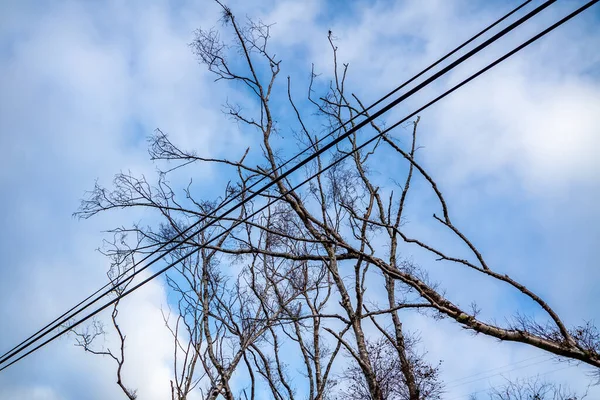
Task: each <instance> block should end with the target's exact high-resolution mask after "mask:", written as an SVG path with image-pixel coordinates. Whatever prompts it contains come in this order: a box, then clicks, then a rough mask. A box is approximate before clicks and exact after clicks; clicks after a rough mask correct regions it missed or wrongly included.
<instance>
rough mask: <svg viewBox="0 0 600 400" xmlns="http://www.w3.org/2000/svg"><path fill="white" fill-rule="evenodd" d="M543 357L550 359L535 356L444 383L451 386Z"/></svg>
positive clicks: (543, 355)
mask: <svg viewBox="0 0 600 400" xmlns="http://www.w3.org/2000/svg"><path fill="white" fill-rule="evenodd" d="M541 357H544V358H546V357H548V355H547V354H540V355H538V356H535V357H530V358H525V359H523V360H520V361H516V362H512V363H509V364H506V365H502V366H500V367H495V368H490V369H486V370H483V371H480V372H478V373H476V374H472V375H467V376H463V377H462V378H458V379H453V380H451V381H446V382H444V383H445V384H446V385H448V384H451V383H457V382H460V381H464V380H467V379H471V378H475V377H476V376H479V375H483V374H487V373H489V372H494V371H497V370H499V369H504V368H506V367H512V366H513V365H517V364H522V363H524V362H528V361H532V360H536V359H539V358H541ZM549 359H551V357H550V358H548V360H549ZM548 360H546V361H548Z"/></svg>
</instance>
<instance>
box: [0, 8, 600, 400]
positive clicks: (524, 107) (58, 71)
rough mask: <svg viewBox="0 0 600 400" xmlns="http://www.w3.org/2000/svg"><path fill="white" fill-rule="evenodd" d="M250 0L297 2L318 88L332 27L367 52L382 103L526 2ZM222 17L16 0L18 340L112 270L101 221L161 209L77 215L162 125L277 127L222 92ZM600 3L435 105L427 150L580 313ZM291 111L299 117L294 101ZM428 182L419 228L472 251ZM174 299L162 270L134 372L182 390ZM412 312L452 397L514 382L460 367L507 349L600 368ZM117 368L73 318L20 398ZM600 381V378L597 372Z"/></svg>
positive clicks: (10, 142)
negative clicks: (213, 71)
mask: <svg viewBox="0 0 600 400" xmlns="http://www.w3.org/2000/svg"><path fill="white" fill-rule="evenodd" d="M251 3H252V4H249V3H246V2H233V3H231V6H232V8H233V10H234V11H235V12H236V13H238V14H239V15H244V14H248V15H249V16H254V17H260V18H262V19H263V21H265V22H276V25H275V26H274V27H273V46H274V48H275V49H276V52H277V54H278V55H279V56H280V57H281V58H282V59H283V60H284V62H283V64H282V69H283V70H282V75H283V76H286V75H291V77H292V79H293V82H294V88H295V90H298V92H299V93H302V92H304V90H305V87H306V84H307V78H308V76H309V73H310V65H311V63H312V62H314V63H315V67H316V69H317V71H320V72H322V73H323V74H324V76H323V79H326V78H327V74H328V73H329V70H330V64H331V56H330V55H331V54H330V49H329V48H328V43H327V40H326V33H327V30H329V29H331V30H333V32H334V34H335V35H336V36H337V37H338V46H339V49H340V50H339V51H340V53H339V57H340V60H341V61H344V62H349V63H350V70H349V71H350V76H349V85H351V87H352V90H353V91H354V92H356V93H357V94H358V95H359V96H361V97H362V98H363V99H365V101H366V102H369V101H371V100H374V99H376V98H378V97H379V96H380V95H382V94H383V93H385V92H387V91H388V90H389V89H390V88H391V87H393V86H394V85H395V84H398V83H400V82H401V81H403V80H404V79H406V78H407V77H409V76H410V75H411V74H412V73H414V72H417V71H418V70H420V69H421V68H423V67H424V66H425V65H427V64H428V62H431V61H433V60H434V59H436V58H437V57H439V55H441V54H442V53H443V52H444V51H448V50H449V49H451V48H452V47H453V46H454V45H456V44H458V43H459V42H461V41H462V40H464V39H466V38H467V37H469V35H471V34H472V33H474V32H476V31H478V30H479V29H481V28H482V27H483V26H485V25H486V24H487V23H489V22H491V21H492V20H494V19H495V18H497V16H499V15H500V14H502V13H504V12H506V11H507V10H508V9H509V8H510V7H511V6H513V5H516V4H517V3H516V2H514V1H510V2H487V1H479V2H471V1H466V0H464V1H463V0H453V1H442V0H431V1H427V2H422V1H377V2H367V1H359V2H356V3H355V4H353V5H352V6H351V7H350V8H347V7H346V6H345V2H339V1H332V2H319V1H316V0H307V1H280V2H274V1H259V2H251ZM534 3H536V4H537V3H538V2H537V1H536V2H534ZM579 4H583V2H581V1H562V2H559V4H558V5H557V6H556V7H555V8H551V9H549V10H548V11H546V12H544V13H543V14H541V15H540V16H539V18H536V19H535V21H533V22H532V24H530V25H528V26H526V27H525V28H524V29H523V30H520V31H518V32H516V33H515V34H513V35H511V36H510V37H508V38H506V40H504V41H502V42H501V43H499V44H498V45H495V46H493V47H492V48H491V49H489V51H486V52H485V53H484V54H482V56H481V57H479V58H477V59H476V60H473V62H470V63H468V64H466V65H465V66H464V67H462V68H461V69H460V70H458V71H456V72H453V73H451V74H450V75H449V76H448V77H446V78H445V79H442V80H440V82H439V83H436V84H435V85H434V86H433V87H431V88H429V89H427V90H425V91H424V92H423V93H422V94H420V95H418V96H416V97H415V99H413V100H411V101H409V102H407V104H406V105H403V106H401V107H399V108H398V109H397V110H394V111H393V112H392V113H391V114H390V117H389V121H392V120H393V119H394V118H398V117H402V116H404V114H405V113H407V112H409V111H412V109H413V108H414V107H416V106H418V105H420V104H421V103H422V102H423V101H424V100H426V99H428V98H431V97H432V96H433V95H434V94H435V93H438V92H439V91H441V90H442V89H443V88H445V87H448V85H450V84H451V83H453V82H458V81H459V80H460V79H462V78H464V77H465V76H467V74H468V73H470V72H472V71H474V70H475V69H476V68H477V67H478V66H481V65H483V64H484V63H485V62H486V61H489V60H491V59H492V57H494V56H495V55H498V54H500V53H501V52H503V51H505V50H507V49H509V48H510V47H511V45H515V44H516V43H520V42H521V41H522V40H524V38H525V37H526V36H527V35H528V34H531V33H533V32H535V31H537V30H539V29H540V27H541V26H545V25H547V24H548V23H549V22H550V21H554V20H556V19H557V16H558V15H563V14H564V13H566V12H567V11H568V10H572V9H574V8H575V7H576V6H577V5H579ZM530 8H531V7H530ZM340 9H341V10H342V12H341V13H338V12H337V10H340ZM217 18H218V14H217V8H216V7H215V5H214V4H213V3H212V2H209V1H205V0H203V1H177V2H173V1H166V0H165V1H152V2H146V1H131V2H128V3H127V5H125V3H123V2H118V1H107V2H104V3H102V4H100V3H92V2H77V1H55V2H41V1H40V2H36V1H16V0H15V1H5V2H2V5H1V6H0V87H1V88H2V90H1V91H0V148H2V149H3V150H4V151H3V156H2V158H1V159H0V167H1V168H0V185H1V187H2V191H1V192H0V222H1V224H2V226H3V228H4V229H2V233H0V235H1V237H0V254H1V255H2V256H1V257H0V300H1V301H0V320H1V321H3V324H2V327H3V328H2V329H0V347H1V349H0V351H1V350H3V349H6V348H8V347H9V346H11V345H13V344H15V343H16V342H18V341H19V340H20V339H21V338H22V337H24V336H25V335H28V334H29V333H31V332H33V331H35V330H36V329H37V328H38V327H39V326H40V325H41V324H44V323H46V322H48V321H49V320H51V319H53V318H54V317H55V316H56V315H58V314H60V313H61V312H62V311H63V310H64V309H66V308H67V307H69V306H71V305H72V304H74V303H76V302H77V301H78V300H79V299H81V298H82V297H84V296H87V295H88V294H89V293H90V292H92V291H94V290H95V289H97V288H98V287H100V286H101V285H103V284H104V283H105V271H106V268H107V263H106V260H104V258H103V257H102V256H101V255H100V254H98V253H97V252H96V251H95V249H96V248H97V247H98V246H99V245H100V244H101V240H102V238H103V237H104V236H103V234H102V232H101V231H102V230H106V229H109V228H112V227H114V226H118V225H123V224H128V223H129V222H132V221H140V220H143V221H149V222H151V221H152V220H153V219H152V218H153V217H152V216H151V215H146V214H144V213H138V212H123V213H111V214H105V215H102V216H100V217H98V218H94V219H91V220H87V221H78V220H76V219H74V218H72V217H71V214H72V212H74V211H75V210H76V209H77V206H78V202H79V200H80V199H81V197H82V195H83V193H84V191H85V190H89V189H91V188H92V185H93V183H94V180H95V179H99V181H100V182H102V183H104V184H109V183H110V181H111V179H112V176H113V175H114V174H115V173H116V172H119V171H127V170H131V171H132V172H133V173H135V174H146V175H147V176H149V177H151V176H153V173H154V171H155V167H154V166H153V165H152V164H151V162H150V161H149V160H148V157H147V152H146V147H145V146H146V143H145V140H144V139H145V137H146V136H147V135H149V134H151V133H152V131H153V130H154V129H155V128H161V129H162V130H164V131H165V132H168V133H169V134H170V135H172V137H173V140H174V141H176V142H177V143H180V144H181V145H182V146H183V147H187V148H195V149H197V150H198V151H199V152H202V154H207V155H211V156H227V157H231V158H236V157H239V156H240V155H241V154H242V153H243V150H244V149H245V148H246V147H248V146H251V147H252V146H254V148H256V147H257V143H256V137H255V136H252V135H251V134H250V133H249V132H246V131H240V130H239V129H238V127H237V126H236V125H235V124H232V123H231V122H229V121H228V120H227V119H226V118H224V117H223V115H222V114H221V111H220V109H221V108H220V104H222V103H223V102H224V101H225V100H226V99H227V98H230V99H231V98H234V97H235V98H236V99H239V100H240V101H244V97H243V94H240V93H238V94H235V93H232V92H231V91H227V90H226V89H227V88H226V86H225V85H220V86H215V84H214V83H213V79H214V78H213V77H212V76H210V75H208V74H207V73H206V72H205V71H204V69H203V67H201V66H199V65H198V64H197V62H196V60H195V58H194V56H193V54H192V53H191V51H190V49H189V47H188V46H187V44H188V43H189V42H190V41H191V40H192V38H193V31H194V30H195V29H196V28H198V27H200V26H202V27H210V26H213V25H218V24H217V22H216V20H217ZM599 19H600V7H599V6H595V7H594V8H592V9H591V10H590V11H589V12H588V13H586V14H585V15H583V16H581V17H579V18H577V19H576V20H575V21H573V22H571V23H569V24H568V25H566V26H564V27H562V28H560V29H559V30H558V31H556V32H554V33H552V34H551V35H549V36H548V37H546V38H544V39H543V40H542V41H541V43H539V44H536V45H534V46H532V47H531V48H528V49H527V50H526V51H525V52H523V54H519V55H518V56H516V57H515V58H514V59H511V60H510V61H508V62H506V63H505V64H503V65H501V66H499V67H498V68H496V69H494V70H493V71H491V72H490V73H489V74H486V75H484V76H483V77H481V78H479V79H478V80H477V81H475V82H473V83H472V84H470V85H468V86H467V87H465V88H463V89H461V90H460V91H459V92H457V93H455V94H453V95H452V96H451V97H449V98H447V99H446V100H444V101H443V102H441V103H440V104H439V105H436V106H435V107H433V108H432V109H430V110H427V111H426V112H424V113H422V114H421V125H420V144H421V145H422V146H423V147H424V148H423V150H422V151H421V155H420V156H421V157H422V160H423V162H424V164H425V165H426V166H427V168H428V169H429V171H430V172H431V173H432V175H433V176H434V177H436V179H437V180H438V181H439V182H441V187H442V190H443V192H444V194H445V196H446V197H447V200H448V201H449V203H450V205H451V208H452V214H453V219H454V222H455V223H456V224H457V225H458V226H460V227H461V228H462V229H464V231H465V232H466V233H467V234H469V235H470V237H472V238H475V240H476V242H477V245H478V246H479V247H480V249H481V250H482V251H483V253H484V254H485V255H486V257H487V258H488V261H489V262H490V263H491V264H493V265H495V266H496V267H497V268H498V269H499V270H501V271H504V272H506V273H508V274H510V275H511V276H514V277H516V278H518V279H520V280H521V281H522V282H523V283H525V284H527V285H529V286H530V287H531V288H532V289H534V290H535V291H537V292H538V293H540V294H542V295H543V296H545V297H546V298H547V300H548V301H549V302H550V304H551V305H552V306H553V307H555V308H556V309H557V310H558V311H559V313H560V314H562V316H563V318H564V319H565V320H566V321H567V323H569V324H578V323H581V322H582V321H583V320H596V321H600V311H599V310H600V307H598V304H599V302H600V291H598V289H597V287H598V284H599V283H600V269H599V268H598V261H597V260H598V259H599V257H600V254H599V253H600V249H599V248H600V246H598V243H599V242H600V209H599V208H598V206H597V200H596V199H598V198H599V196H600V157H597V153H598V150H600V132H599V130H600V128H599V127H600V53H599V52H598V51H597V49H598V48H600V31H599V30H598V20H599ZM280 123H281V124H282V126H285V120H283V121H280ZM283 134H284V136H285V135H286V133H285V132H284V133H283ZM290 136H291V135H290ZM384 157H385V156H384V155H382V164H383V163H384V162H385V158H384ZM383 165H385V164H383ZM194 174H195V176H194V180H195V181H197V182H202V185H203V187H206V188H210V187H215V188H219V187H220V186H219V185H220V184H221V183H222V181H223V176H222V175H220V171H219V170H217V169H208V168H200V169H196V170H194ZM186 181H187V178H186V177H182V182H186ZM182 182H179V183H182ZM176 183H177V182H176ZM217 190H218V189H217ZM417 193H419V196H417V197H415V198H411V201H412V203H411V207H412V213H411V217H410V221H409V225H408V228H407V229H409V232H410V233H411V234H414V235H415V236H419V237H435V238H436V240H439V243H440V245H442V246H445V247H446V248H448V249H451V250H452V251H457V252H460V251H461V249H460V248H459V247H458V245H457V244H456V243H455V242H453V241H452V240H450V239H448V238H447V236H445V235H444V234H443V233H440V231H439V228H438V227H436V226H435V225H434V224H432V221H431V218H430V216H431V213H432V211H435V209H434V207H435V206H434V205H433V198H432V197H431V196H430V194H428V193H427V192H426V191H424V190H421V191H418V192H417ZM419 256H420V255H419V253H418V251H416V250H415V258H417V257H419ZM422 262H423V263H424V265H425V266H427V268H428V269H429V270H430V273H431V275H432V276H433V277H435V278H439V279H440V280H443V282H444V285H445V287H446V288H447V290H448V294H449V295H450V296H451V297H452V299H453V300H455V301H457V302H459V303H461V304H468V303H469V302H470V301H472V300H473V299H476V300H477V301H478V302H479V303H480V304H482V305H483V306H484V312H487V313H490V315H491V316H494V317H496V318H498V319H499V320H501V319H502V318H504V317H505V316H508V315H510V313H511V312H512V311H513V310H515V309H516V308H517V307H519V308H520V309H530V305H528V304H523V303H522V301H521V300H520V299H519V297H518V296H516V294H515V293H513V292H511V291H510V290H506V289H505V288H503V287H498V286H495V285H489V284H486V283H485V282H482V281H480V280H478V278H477V277H475V276H473V274H469V273H466V272H462V271H460V270H458V269H456V268H455V267H453V266H451V265H442V264H439V263H434V262H431V261H428V260H427V259H426V258H424V259H423V261H422ZM465 287H468V288H469V289H470V290H468V291H467V290H464V288H465ZM165 304H166V297H165V289H164V286H163V282H162V281H156V282H153V283H152V284H150V285H148V287H146V288H144V289H143V290H141V291H140V292H138V293H136V294H135V295H134V296H131V298H130V299H129V300H128V301H127V302H126V303H125V305H124V306H125V309H124V311H123V316H124V320H125V321H127V322H124V325H125V326H126V328H127V329H128V335H129V337H130V338H131V340H130V345H129V348H128V351H130V352H131V358H130V360H131V364H130V366H129V367H128V368H129V369H128V371H127V375H128V376H129V379H130V380H131V382H132V386H137V387H139V388H140V398H144V399H159V398H166V396H167V393H168V390H169V386H168V379H169V368H170V363H169V357H170V354H171V342H170V336H169V333H168V332H167V331H166V330H165V329H164V327H163V323H162V317H161V314H160V307H161V305H165ZM531 311H532V312H535V310H534V309H531ZM406 318H407V325H409V326H410V328H409V329H412V330H418V331H420V332H421V336H422V338H423V344H424V346H425V347H427V348H428V349H429V355H430V356H431V357H432V359H443V360H444V364H443V370H442V371H443V372H442V373H443V378H444V379H445V380H446V381H447V382H449V384H448V386H449V389H448V390H449V393H448V396H447V398H454V397H457V398H461V397H460V396H463V395H464V394H466V393H469V392H471V391H478V390H481V389H484V388H485V387H487V386H489V385H497V384H501V383H502V376H500V375H496V376H491V377H489V378H487V379H481V380H478V381H476V382H471V383H468V384H466V383H465V382H470V381H471V380H473V379H478V378H480V377H484V378H486V377H488V376H489V375H493V374H494V373H495V372H490V373H488V374H487V375H486V374H483V375H478V376H477V377H474V378H473V379H463V380H459V381H457V380H458V379H460V378H464V377H468V376H472V375H473V374H476V373H479V372H481V371H485V370H488V369H492V368H495V367H498V366H504V365H509V366H508V367H507V368H505V369H500V370H495V371H496V372H498V371H500V372H507V371H508V370H510V369H514V368H516V367H519V366H523V365H529V364H532V363H536V364H535V365H531V366H529V367H526V368H521V369H518V370H516V371H513V372H512V374H513V375H511V376H513V377H514V376H521V377H526V376H532V375H535V374H537V373H541V374H544V373H547V375H546V376H547V377H548V378H552V379H555V380H557V381H560V382H563V383H569V384H571V386H572V387H573V388H575V389H579V388H582V387H584V386H585V385H586V384H587V382H588V379H587V376H586V373H587V372H588V371H589V370H588V369H586V368H585V367H571V368H566V369H565V368H564V367H565V366H566V365H565V364H556V363H554V362H552V361H547V358H548V357H545V356H544V353H542V352H540V351H537V350H535V349H530V348H527V347H525V346H522V345H513V344H507V343H498V342H497V341H495V340H492V339H489V338H484V337H481V336H477V337H473V336H471V335H470V334H468V333H465V332H464V331H462V330H461V329H460V328H459V327H457V326H455V325H452V324H449V323H445V322H443V323H441V325H440V324H439V323H433V322H432V321H429V320H427V319H424V318H421V317H419V316H407V317H406ZM442 327H443V328H444V329H442ZM449 342H452V345H448V343H449ZM148 346H151V347H152V349H153V351H151V352H150V351H147V348H148ZM533 357H537V358H535V359H533V360H532V361H531V362H527V363H523V364H513V363H515V362H518V361H520V360H524V359H531V358H533ZM538 361H539V362H538ZM559 369H560V370H559ZM557 370H559V371H557ZM452 381H454V383H452ZM113 382H114V379H113V370H112V365H111V364H110V363H109V362H108V361H106V362H104V361H103V360H99V359H97V358H94V357H90V356H88V355H86V354H83V352H82V351H81V350H80V349H77V348H74V347H73V345H72V341H70V340H69V339H63V340H60V341H58V342H56V343H54V344H53V345H51V346H48V347H47V348H45V349H44V350H42V351H39V352H37V353H36V354H35V355H33V356H31V357H29V358H28V359H27V360H24V361H23V362H21V363H19V364H17V365H15V366H14V367H12V368H10V369H9V370H7V371H5V372H4V373H0V397H1V398H3V399H22V398H29V399H36V400H42V399H52V400H54V399H81V398H86V399H105V398H116V396H117V395H118V392H117V387H116V385H114V384H113ZM461 383H463V384H462V385H461V386H456V385H458V384H461ZM451 386H452V387H451ZM450 387H451V388H450ZM593 390H595V392H593V393H596V396H600V392H599V391H598V390H599V389H598V387H596V388H594V389H593ZM591 393H592V392H591ZM462 398H464V397H462ZM592 398H593V395H592Z"/></svg>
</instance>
